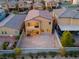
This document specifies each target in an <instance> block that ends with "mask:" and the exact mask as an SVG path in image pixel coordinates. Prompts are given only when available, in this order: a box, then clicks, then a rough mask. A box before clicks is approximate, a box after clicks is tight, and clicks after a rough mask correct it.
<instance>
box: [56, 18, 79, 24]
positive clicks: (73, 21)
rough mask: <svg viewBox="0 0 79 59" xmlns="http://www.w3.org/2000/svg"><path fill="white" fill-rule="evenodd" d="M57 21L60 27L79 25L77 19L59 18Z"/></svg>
mask: <svg viewBox="0 0 79 59" xmlns="http://www.w3.org/2000/svg"><path fill="white" fill-rule="evenodd" d="M57 21H58V24H60V25H79V19H71V18H60V19H58V20H57Z"/></svg>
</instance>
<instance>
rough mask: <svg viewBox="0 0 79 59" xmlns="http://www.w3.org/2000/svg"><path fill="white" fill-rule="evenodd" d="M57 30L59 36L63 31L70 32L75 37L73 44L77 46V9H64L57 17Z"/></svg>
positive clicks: (78, 32) (78, 11) (78, 26)
mask: <svg viewBox="0 0 79 59" xmlns="http://www.w3.org/2000/svg"><path fill="white" fill-rule="evenodd" d="M57 23H58V27H57V28H56V30H57V32H58V33H59V35H60V36H61V35H62V33H63V31H69V32H71V33H72V35H73V38H74V39H75V41H76V42H75V45H76V46H79V10H78V9H75V10H65V11H64V12H63V13H62V14H60V15H59V18H58V19H57Z"/></svg>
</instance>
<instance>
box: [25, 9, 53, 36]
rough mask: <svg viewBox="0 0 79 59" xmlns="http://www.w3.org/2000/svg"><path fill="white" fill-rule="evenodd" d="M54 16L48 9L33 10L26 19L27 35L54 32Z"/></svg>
mask: <svg viewBox="0 0 79 59" xmlns="http://www.w3.org/2000/svg"><path fill="white" fill-rule="evenodd" d="M52 20H53V19H52V16H51V14H50V13H49V11H47V10H31V11H29V13H28V15H27V16H26V19H25V31H26V35H36V34H41V33H52Z"/></svg>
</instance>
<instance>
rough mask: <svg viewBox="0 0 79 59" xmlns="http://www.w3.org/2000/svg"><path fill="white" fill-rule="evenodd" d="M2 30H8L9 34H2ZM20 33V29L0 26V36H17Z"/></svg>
mask: <svg viewBox="0 0 79 59" xmlns="http://www.w3.org/2000/svg"><path fill="white" fill-rule="evenodd" d="M2 32H7V34H2ZM18 34H19V32H18V30H14V29H10V28H7V27H0V36H10V35H13V36H16V35H18Z"/></svg>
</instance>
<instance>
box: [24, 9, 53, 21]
mask: <svg viewBox="0 0 79 59" xmlns="http://www.w3.org/2000/svg"><path fill="white" fill-rule="evenodd" d="M38 16H41V17H44V18H46V19H49V20H51V19H52V16H51V14H50V12H49V11H47V10H31V11H29V12H28V14H27V16H26V19H25V21H26V20H31V19H33V18H35V17H38Z"/></svg>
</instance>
